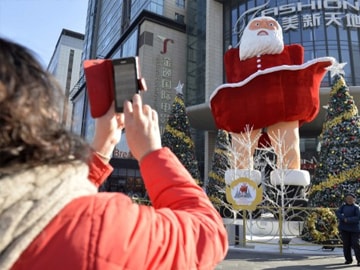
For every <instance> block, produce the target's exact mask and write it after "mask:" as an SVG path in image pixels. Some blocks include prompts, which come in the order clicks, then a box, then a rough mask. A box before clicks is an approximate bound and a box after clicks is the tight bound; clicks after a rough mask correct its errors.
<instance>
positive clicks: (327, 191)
mask: <svg viewBox="0 0 360 270" xmlns="http://www.w3.org/2000/svg"><path fill="white" fill-rule="evenodd" d="M320 142H321V150H320V153H319V162H318V164H317V165H316V169H315V174H314V177H313V179H312V183H311V188H310V191H309V203H310V205H311V206H315V207H339V206H340V205H341V203H342V202H343V198H344V194H345V193H347V192H353V193H355V194H357V195H358V196H360V165H359V161H360V119H359V114H358V109H357V107H356V105H355V103H354V99H353V97H352V96H351V95H350V93H349V88H348V86H347V85H346V82H345V80H344V77H343V76H342V75H341V74H336V75H335V77H334V81H333V84H332V87H331V91H330V98H329V102H328V107H327V113H326V118H325V122H324V124H323V129H322V132H321V134H320Z"/></svg>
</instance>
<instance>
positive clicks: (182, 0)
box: [176, 0, 185, 8]
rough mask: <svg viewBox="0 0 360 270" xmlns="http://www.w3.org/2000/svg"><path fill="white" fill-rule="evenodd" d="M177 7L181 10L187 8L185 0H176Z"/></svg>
mask: <svg viewBox="0 0 360 270" xmlns="http://www.w3.org/2000/svg"><path fill="white" fill-rule="evenodd" d="M176 6H177V7H179V8H185V0H176Z"/></svg>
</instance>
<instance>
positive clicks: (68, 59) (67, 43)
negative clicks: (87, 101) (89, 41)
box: [47, 29, 84, 128]
mask: <svg viewBox="0 0 360 270" xmlns="http://www.w3.org/2000/svg"><path fill="white" fill-rule="evenodd" d="M83 47H84V35H83V34H81V33H77V32H74V31H71V30H68V29H63V30H62V31H61V33H60V36H59V39H58V41H57V43H56V46H55V50H54V53H53V55H52V57H51V59H50V62H49V64H48V67H47V70H48V71H49V72H50V73H51V74H53V75H54V77H55V78H56V79H57V81H58V82H59V84H60V85H61V88H62V89H64V91H65V92H64V94H65V97H66V99H65V100H64V102H63V107H62V108H63V109H62V117H63V121H64V123H65V124H66V126H67V127H69V128H70V126H71V112H72V104H71V103H69V102H68V100H69V94H70V91H71V89H73V88H74V86H75V85H76V83H77V82H78V80H79V74H80V69H81V59H82V58H81V57H82V50H83Z"/></svg>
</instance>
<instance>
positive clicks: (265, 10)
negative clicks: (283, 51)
mask: <svg viewBox="0 0 360 270" xmlns="http://www.w3.org/2000/svg"><path fill="white" fill-rule="evenodd" d="M223 3H224V18H226V19H227V20H230V21H229V23H230V24H227V25H231V28H230V27H228V28H227V29H224V31H225V33H224V44H228V45H233V46H235V45H236V44H238V42H239V35H237V34H236V31H234V29H237V28H238V27H239V24H240V22H238V25H236V23H237V20H238V19H239V18H240V17H243V18H244V19H245V21H248V19H249V18H251V16H253V15H254V14H255V13H257V15H258V16H271V17H273V18H275V19H276V20H277V21H278V22H279V23H280V25H281V26H282V29H283V34H284V43H285V44H294V43H297V44H301V45H302V46H303V47H304V51H305V55H304V56H305V61H307V60H311V59H314V58H317V57H322V56H332V57H334V58H336V59H337V60H338V62H340V63H347V65H345V68H344V71H345V80H346V82H347V84H348V85H349V86H355V85H360V62H359V59H360V2H359V1H356V0H355V1H354V0H352V1H346V0H344V1H342V0H337V1H333V0H331V1H329V0H302V1H291V0H285V1H284V0H270V1H259V0H257V1H256V0H250V1H239V0H238V1H236V0H229V1H223ZM244 14H245V15H244ZM330 84H331V81H330V76H329V75H328V76H327V77H326V78H325V79H324V80H323V83H322V85H323V86H329V85H330Z"/></svg>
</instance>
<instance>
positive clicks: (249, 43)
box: [239, 28, 284, 60]
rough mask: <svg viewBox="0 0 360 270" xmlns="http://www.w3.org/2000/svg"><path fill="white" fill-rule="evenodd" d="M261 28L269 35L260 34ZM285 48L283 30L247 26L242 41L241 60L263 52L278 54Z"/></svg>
mask: <svg viewBox="0 0 360 270" xmlns="http://www.w3.org/2000/svg"><path fill="white" fill-rule="evenodd" d="M261 30H264V31H266V32H267V33H268V34H269V35H263V36H258V35H257V33H258V32H259V31H261ZM283 49H284V42H283V37H282V32H281V30H278V31H276V30H268V29H258V30H249V29H248V28H246V29H245V30H244V33H243V35H242V37H241V41H240V53H239V54H240V55H239V57H240V60H245V59H247V58H251V57H254V56H256V55H263V54H278V53H281V52H282V51H283Z"/></svg>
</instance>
